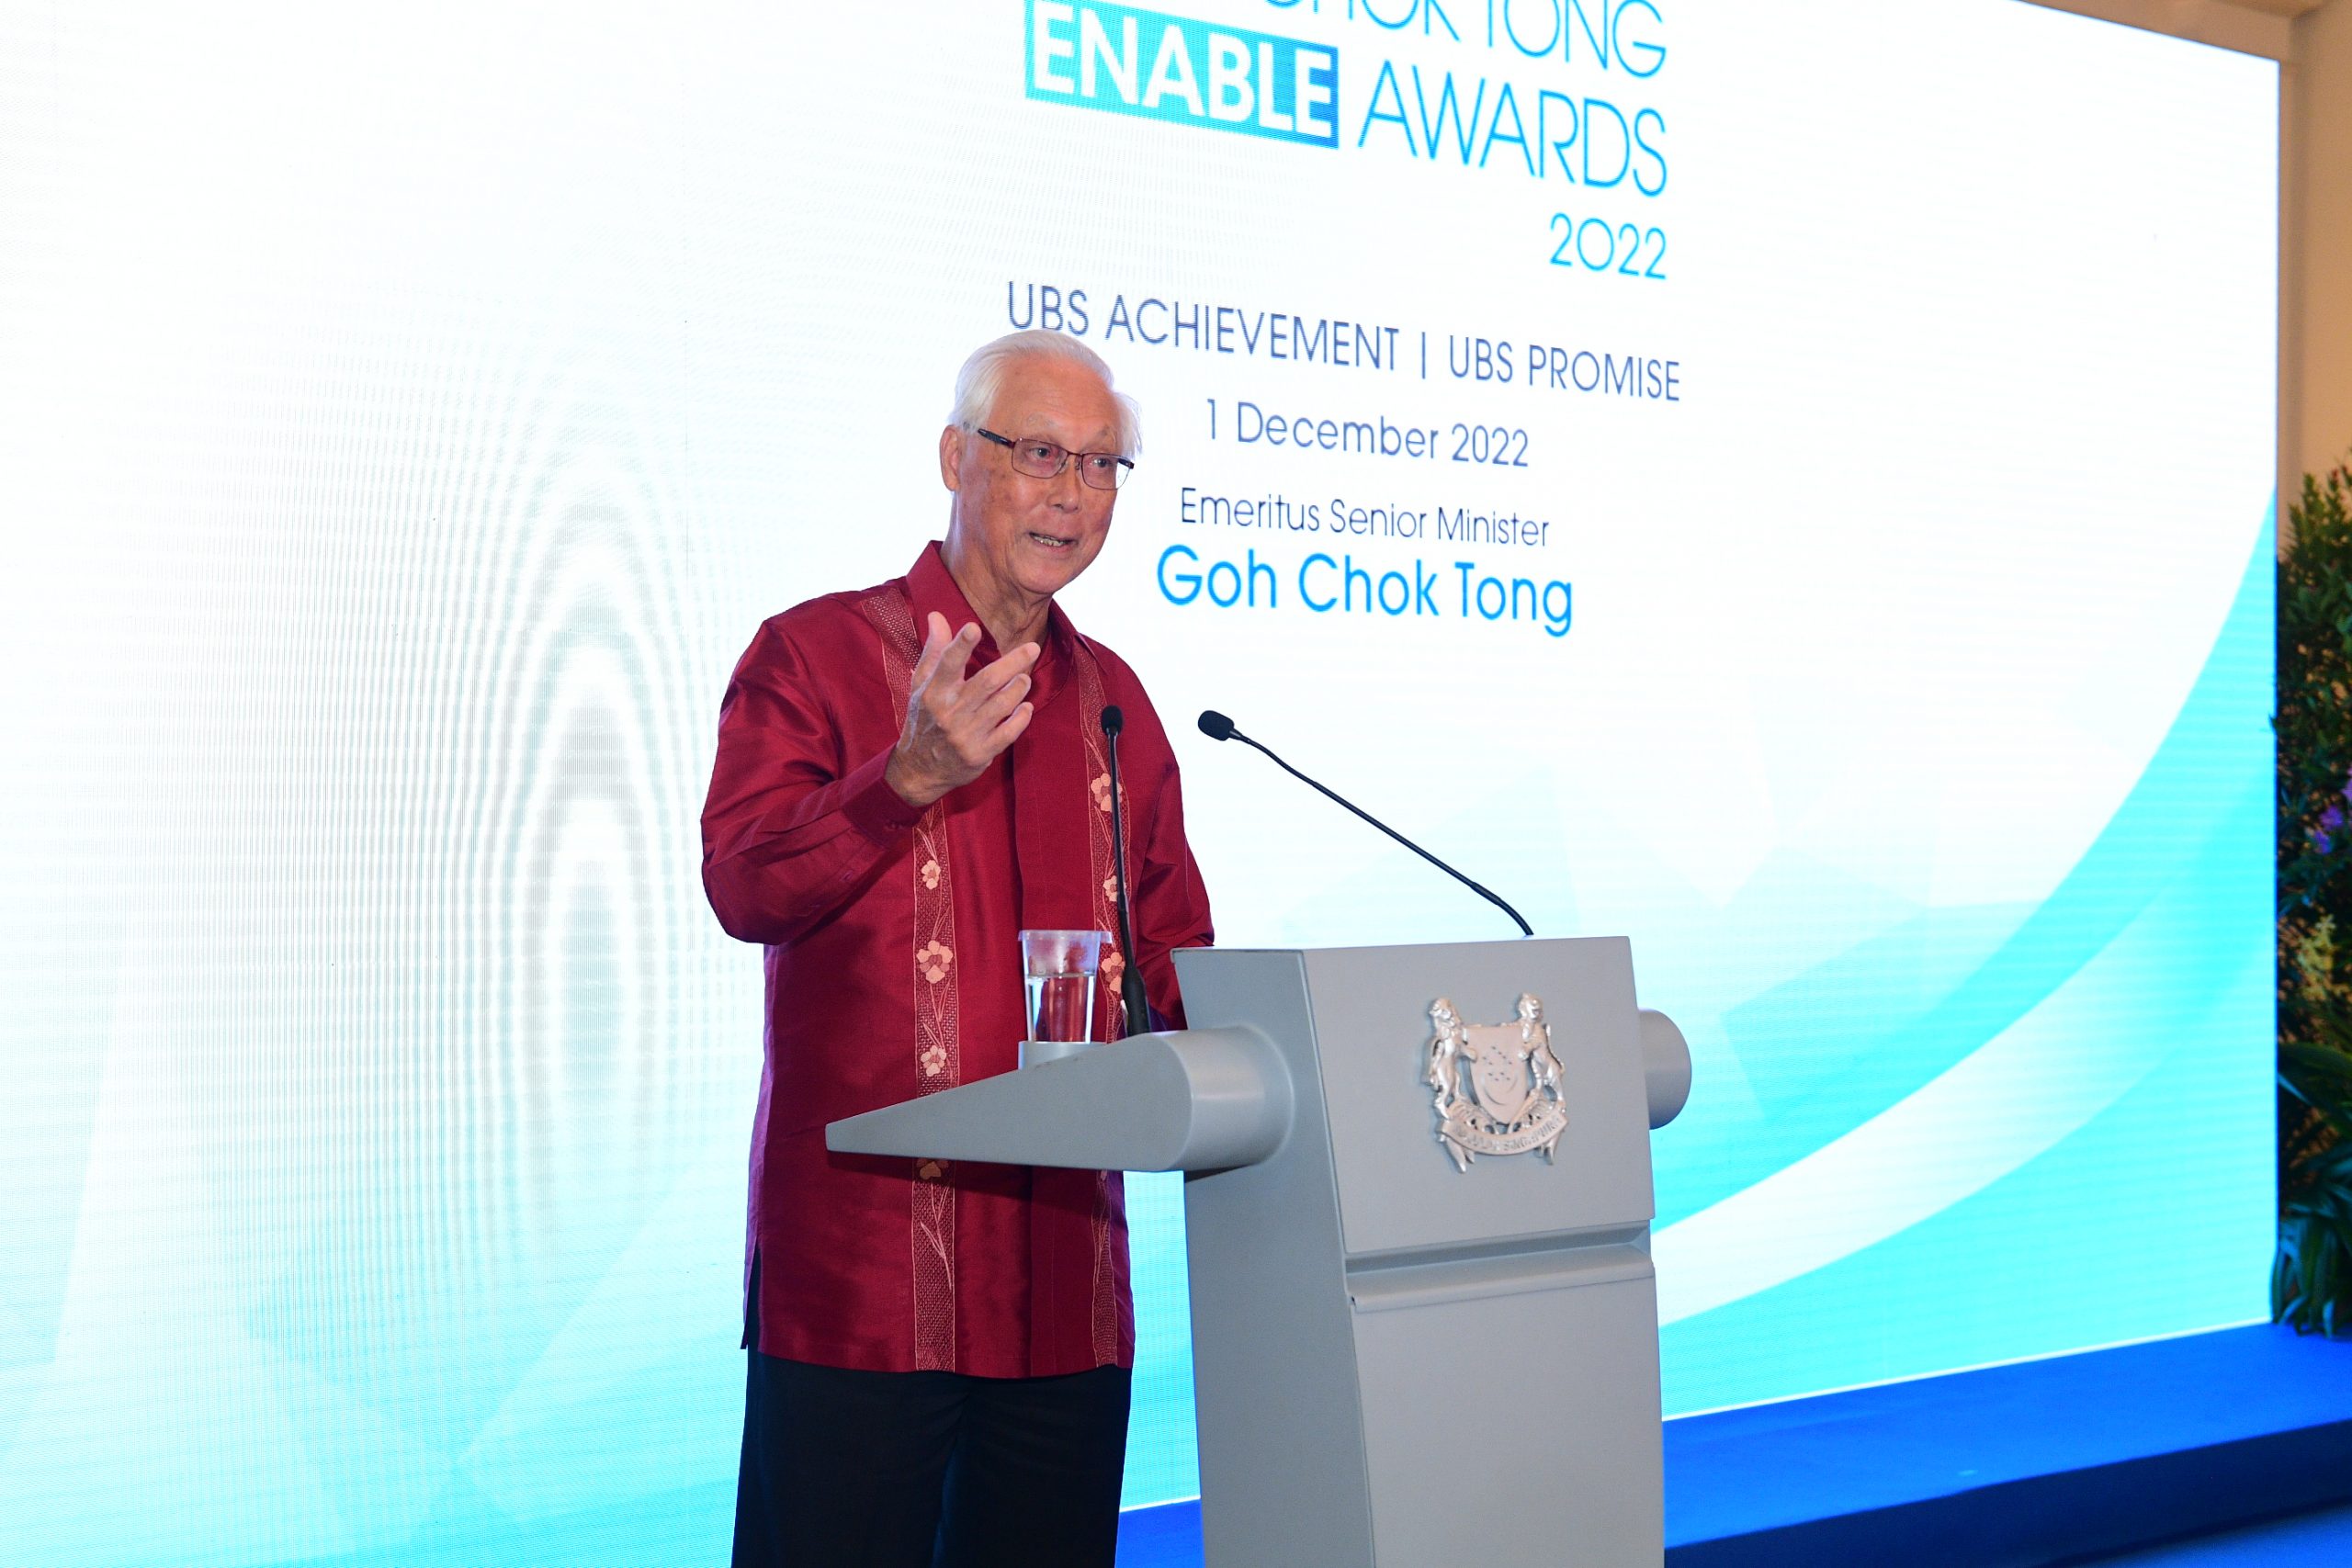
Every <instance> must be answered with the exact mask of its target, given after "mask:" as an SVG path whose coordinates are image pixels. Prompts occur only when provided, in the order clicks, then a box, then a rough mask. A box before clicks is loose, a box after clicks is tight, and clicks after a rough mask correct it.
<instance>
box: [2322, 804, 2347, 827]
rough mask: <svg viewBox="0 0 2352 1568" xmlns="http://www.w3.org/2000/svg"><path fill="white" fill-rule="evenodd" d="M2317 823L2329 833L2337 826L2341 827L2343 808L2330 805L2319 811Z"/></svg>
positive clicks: (2342, 824) (2342, 823)
mask: <svg viewBox="0 0 2352 1568" xmlns="http://www.w3.org/2000/svg"><path fill="white" fill-rule="evenodd" d="M2319 825H2320V826H2321V827H2323V828H2324V829H2327V830H2328V831H2329V832H2331V833H2333V832H2335V830H2336V829H2338V828H2341V827H2343V826H2344V810H2343V808H2342V807H2335V806H2331V807H2328V808H2327V809H2326V810H2324V811H2323V812H2321V813H2320V814H2319Z"/></svg>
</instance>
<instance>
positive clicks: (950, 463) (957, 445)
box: [939, 424, 964, 490]
mask: <svg viewBox="0 0 2352 1568" xmlns="http://www.w3.org/2000/svg"><path fill="white" fill-rule="evenodd" d="M963 467H964V433H963V432H962V431H961V430H959V429H957V428H956V426H955V425H952V424H951V425H949V426H948V427H947V428H946V429H944V430H943V431H941V432H940V433H939V482H940V483H941V484H944V485H945V486H946V487H947V488H948V489H949V490H959V489H961V488H962V486H961V485H960V484H958V483H957V480H958V479H960V478H961V470H962V468H963Z"/></svg>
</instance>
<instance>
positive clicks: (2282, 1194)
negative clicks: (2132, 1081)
mask: <svg viewBox="0 0 2352 1568" xmlns="http://www.w3.org/2000/svg"><path fill="white" fill-rule="evenodd" d="M2289 515H2290V521H2291V523H2292V528H2291V531H2290V536H2289V538H2288V540H2287V541H2286V547H2285V548H2284V549H2283V551H2282V552H2281V554H2280V557H2279V561H2278V718H2277V721H2276V722H2277V725H2278V1258H2277V1259H2276V1261H2275V1262H2274V1263H2273V1265H2272V1268H2271V1275H2270V1308H2271V1313H2272V1315H2273V1316H2275V1317H2276V1318H2278V1321H2280V1322H2282V1323H2290V1324H2292V1325H2295V1327H2296V1329H2297V1330H2298V1331H2316V1332H2319V1333H2323V1334H2336V1333H2343V1332H2352V470H2347V469H2346V468H2336V469H2335V470H2334V471H2333V472H2331V473H2330V474H2328V476H2327V478H2326V481H2325V483H2324V485H2323V484H2322V483H2321V482H2320V481H2319V480H2318V479H2313V478H2312V477H2310V476H2308V475H2306V476H2305V477H2304V479H2303V495H2302V502H2301V505H2299V506H2296V507H2293V508H2292V509H2290V513H2289Z"/></svg>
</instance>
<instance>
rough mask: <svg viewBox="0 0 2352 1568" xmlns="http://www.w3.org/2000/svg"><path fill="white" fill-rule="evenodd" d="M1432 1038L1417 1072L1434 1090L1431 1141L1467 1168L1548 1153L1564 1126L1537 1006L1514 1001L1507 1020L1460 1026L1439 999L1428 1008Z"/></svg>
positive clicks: (1556, 1061) (1556, 1063) (1555, 1063)
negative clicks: (1485, 1159)
mask: <svg viewBox="0 0 2352 1568" xmlns="http://www.w3.org/2000/svg"><path fill="white" fill-rule="evenodd" d="M1430 1022H1431V1023H1433V1024H1435V1025H1436V1026H1437V1038H1436V1039H1434V1040H1432V1041H1430V1048H1429V1065H1428V1070H1427V1071H1426V1072H1425V1073H1424V1074H1423V1075H1422V1077H1423V1081H1425V1082H1426V1083H1427V1084H1428V1085H1429V1086H1430V1089H1431V1091H1432V1092H1433V1093H1434V1094H1435V1095H1436V1101H1435V1104H1436V1109H1437V1141H1438V1142H1439V1143H1440V1144H1442V1145H1444V1148H1445V1152H1446V1153H1447V1154H1450V1155H1452V1156H1453V1164H1454V1168H1456V1169H1457V1170H1468V1169H1469V1168H1470V1164H1471V1162H1472V1161H1473V1160H1474V1159H1476V1157H1477V1156H1480V1155H1520V1154H1525V1153H1527V1152H1528V1151H1529V1150H1530V1149H1536V1150H1541V1151H1542V1153H1543V1156H1544V1159H1545V1160H1546V1161H1549V1160H1551V1159H1552V1157H1553V1152H1554V1150H1555V1147H1556V1146H1557V1145H1558V1144H1559V1141H1560V1134H1562V1133H1564V1132H1566V1131H1567V1127H1568V1108H1567V1105H1566V1102H1565V1101H1563V1100H1561V1098H1560V1058H1559V1057H1557V1056H1555V1055H1553V1054H1552V1030H1551V1026H1550V1025H1548V1024H1546V1023H1545V1022H1544V1003H1543V1001H1542V1000H1541V999H1540V998H1536V997H1533V996H1522V997H1521V998H1519V1017H1518V1019H1517V1021H1514V1022H1510V1023H1464V1022H1463V1021H1462V1015H1461V1014H1459V1013H1457V1012H1455V1011H1454V1010H1453V1003H1452V1002H1450V1001H1448V1000H1446V999H1445V998H1443V997H1440V998H1438V999H1437V1002H1436V1003H1435V1005H1433V1006H1432V1007H1431V1008H1430Z"/></svg>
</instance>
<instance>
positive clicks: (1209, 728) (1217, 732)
mask: <svg viewBox="0 0 2352 1568" xmlns="http://www.w3.org/2000/svg"><path fill="white" fill-rule="evenodd" d="M1201 733H1202V734H1203V735H1205V736H1207V737H1208V738H1209V739H1212V740H1230V739H1233V721H1232V720H1231V719H1229V718H1227V717H1226V716H1225V715H1223V714H1221V713H1219V712H1217V711H1216V709H1215V708H1203V709H1202V710H1201Z"/></svg>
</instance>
